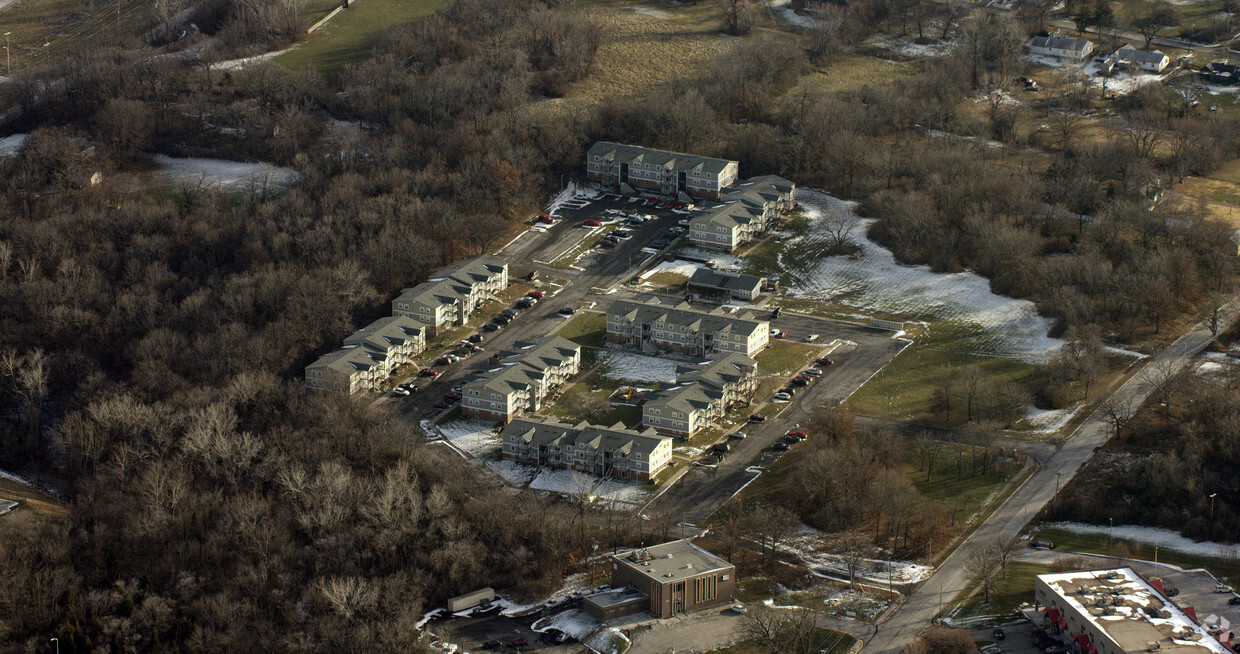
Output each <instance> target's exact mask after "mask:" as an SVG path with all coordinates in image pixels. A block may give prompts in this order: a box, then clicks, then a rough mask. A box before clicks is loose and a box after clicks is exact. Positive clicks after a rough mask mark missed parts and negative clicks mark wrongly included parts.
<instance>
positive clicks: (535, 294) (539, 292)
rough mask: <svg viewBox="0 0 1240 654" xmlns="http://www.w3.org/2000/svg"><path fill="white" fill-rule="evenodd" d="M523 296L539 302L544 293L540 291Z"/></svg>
mask: <svg viewBox="0 0 1240 654" xmlns="http://www.w3.org/2000/svg"><path fill="white" fill-rule="evenodd" d="M525 295H526V296H527V297H532V298H534V299H536V300H541V299H543V296H544V295H546V293H543V292H542V291H530V292H529V293H526V294H525Z"/></svg>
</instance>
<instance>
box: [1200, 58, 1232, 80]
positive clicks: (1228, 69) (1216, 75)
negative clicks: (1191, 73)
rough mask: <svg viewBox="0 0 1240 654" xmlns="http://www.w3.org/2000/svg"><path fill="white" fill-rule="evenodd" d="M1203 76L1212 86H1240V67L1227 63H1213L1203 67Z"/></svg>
mask: <svg viewBox="0 0 1240 654" xmlns="http://www.w3.org/2000/svg"><path fill="white" fill-rule="evenodd" d="M1201 76H1202V77H1203V78H1205V80H1206V81H1207V82H1209V83H1211V84H1223V85H1226V86H1235V85H1236V84H1240V66H1238V65H1236V64H1233V63H1229V62H1226V61H1211V62H1210V63H1209V64H1207V65H1205V66H1202V67H1201Z"/></svg>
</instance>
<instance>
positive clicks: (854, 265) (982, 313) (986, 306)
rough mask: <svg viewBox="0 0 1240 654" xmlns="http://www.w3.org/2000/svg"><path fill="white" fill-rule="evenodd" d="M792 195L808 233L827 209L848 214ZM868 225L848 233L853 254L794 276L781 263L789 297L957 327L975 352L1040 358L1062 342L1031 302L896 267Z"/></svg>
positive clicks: (962, 277) (813, 195)
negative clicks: (966, 334) (856, 251)
mask: <svg viewBox="0 0 1240 654" xmlns="http://www.w3.org/2000/svg"><path fill="white" fill-rule="evenodd" d="M796 197H797V202H798V203H800V204H801V206H802V207H804V209H805V214H806V217H807V218H808V219H809V221H810V235H812V234H814V232H816V231H820V230H815V229H814V223H816V222H818V221H821V220H823V219H824V218H825V216H826V215H827V212H828V211H830V210H842V211H853V205H852V203H848V202H844V201H842V200H839V199H836V198H834V197H831V196H830V195H827V194H826V193H823V192H822V191H816V190H810V189H797V192H796ZM872 222H873V221H872V220H858V221H857V222H856V224H855V226H854V227H853V228H852V230H851V231H850V232H849V234H848V235H849V237H850V238H851V239H852V241H853V242H854V243H856V244H857V245H858V246H860V247H861V252H860V254H858V255H855V256H834V257H826V258H822V259H818V260H817V261H816V262H815V263H813V264H811V265H810V266H808V267H807V268H805V269H800V270H794V269H791V267H790V266H788V265H786V264H785V263H784V261H783V260H782V259H783V258H782V257H781V262H780V263H781V265H783V267H784V271H785V277H786V280H785V284H784V285H785V287H786V288H787V290H788V293H789V294H790V295H794V296H798V297H805V298H812V299H818V300H833V301H837V302H842V303H845V304H848V305H851V306H854V307H857V308H859V309H863V310H872V311H879V312H883V313H891V314H896V315H900V316H906V317H908V318H911V319H917V320H925V319H935V320H940V321H945V322H948V323H952V324H956V325H959V326H961V327H963V328H965V329H966V330H967V331H969V332H972V333H973V335H971V336H969V337H967V338H963V339H961V346H962V347H965V348H968V349H970V350H972V351H974V352H976V353H978V354H994V355H1002V356H1016V357H1020V358H1022V359H1028V360H1042V359H1044V358H1046V357H1047V356H1048V355H1050V354H1052V353H1053V352H1054V351H1056V350H1058V349H1059V347H1060V346H1061V345H1062V344H1063V341H1061V340H1059V339H1056V338H1051V337H1049V336H1047V332H1048V331H1050V328H1051V321H1050V320H1048V319H1046V318H1044V317H1042V316H1040V315H1038V313H1037V311H1036V310H1035V308H1034V304H1033V303H1032V302H1029V301H1027V300H1016V299H1013V298H1009V297H1004V296H1001V295H996V294H994V293H992V292H991V291H990V283H989V282H988V281H987V280H986V279H985V278H984V277H980V276H978V275H976V274H973V273H971V272H962V273H955V274H942V273H936V272H933V271H932V270H930V268H929V266H924V265H922V266H905V265H902V264H899V263H897V262H896V261H895V258H894V256H893V255H892V253H891V251H890V250H887V249H886V248H883V247H882V246H880V245H878V244H877V243H875V242H873V241H871V240H870V239H869V237H868V236H867V235H866V230H867V229H868V227H869V225H870V224H871V223H872ZM811 237H812V236H802V237H798V238H797V239H795V240H794V241H792V244H793V246H794V247H795V246H796V244H797V242H798V241H801V240H802V239H805V238H811ZM803 245H804V244H803Z"/></svg>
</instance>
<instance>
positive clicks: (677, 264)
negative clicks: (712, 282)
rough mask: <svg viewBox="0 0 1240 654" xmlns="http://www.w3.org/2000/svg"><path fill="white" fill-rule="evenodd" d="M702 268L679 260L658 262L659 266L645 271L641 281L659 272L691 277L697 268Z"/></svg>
mask: <svg viewBox="0 0 1240 654" xmlns="http://www.w3.org/2000/svg"><path fill="white" fill-rule="evenodd" d="M703 267H705V266H703V265H702V264H700V263H694V262H692V261H681V260H679V259H676V260H675V261H663V262H660V263H659V265H657V266H655V267H654V268H651V269H650V270H647V271H646V272H644V273H642V274H641V279H642V280H643V281H645V280H646V278H648V277H650V276H651V275H653V274H655V273H661V272H667V273H675V274H677V275H684V276H685V277H692V276H693V273H695V272H697V269H698V268H703Z"/></svg>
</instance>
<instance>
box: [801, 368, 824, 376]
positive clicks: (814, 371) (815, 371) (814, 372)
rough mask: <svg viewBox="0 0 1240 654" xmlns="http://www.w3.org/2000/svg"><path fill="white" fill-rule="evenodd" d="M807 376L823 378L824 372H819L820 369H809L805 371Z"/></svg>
mask: <svg viewBox="0 0 1240 654" xmlns="http://www.w3.org/2000/svg"><path fill="white" fill-rule="evenodd" d="M805 374H807V375H809V376H810V377H821V376H822V371H821V370H819V369H818V368H809V369H807V370H806V371H805Z"/></svg>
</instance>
